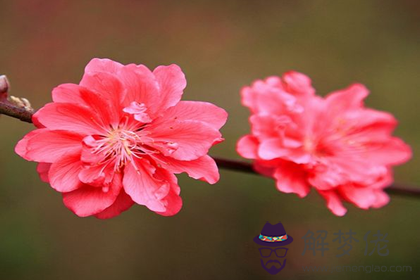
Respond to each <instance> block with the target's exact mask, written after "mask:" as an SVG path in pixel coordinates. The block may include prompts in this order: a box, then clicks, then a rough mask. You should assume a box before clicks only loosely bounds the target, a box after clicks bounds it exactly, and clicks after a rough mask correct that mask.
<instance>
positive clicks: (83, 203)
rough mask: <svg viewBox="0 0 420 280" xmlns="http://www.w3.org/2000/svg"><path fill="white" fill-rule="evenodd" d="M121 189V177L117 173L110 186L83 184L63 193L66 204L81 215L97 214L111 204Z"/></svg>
mask: <svg viewBox="0 0 420 280" xmlns="http://www.w3.org/2000/svg"><path fill="white" fill-rule="evenodd" d="M120 190H121V177H120V176H118V174H116V176H115V177H114V181H113V183H112V185H111V187H110V188H107V189H103V188H98V187H92V186H89V185H83V186H82V187H80V188H79V189H77V190H75V191H72V192H68V193H63V202H64V205H65V206H66V207H67V208H69V209H70V210H71V211H73V212H74V213H75V214H76V215H77V216H79V217H87V216H91V215H96V214H98V213H100V212H102V211H104V210H105V209H106V208H108V207H109V206H111V205H112V204H113V203H114V202H115V200H116V199H117V197H118V195H119V193H120Z"/></svg>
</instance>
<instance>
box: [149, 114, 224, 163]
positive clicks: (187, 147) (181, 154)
mask: <svg viewBox="0 0 420 280" xmlns="http://www.w3.org/2000/svg"><path fill="white" fill-rule="evenodd" d="M144 132H146V133H150V134H149V135H148V136H149V137H151V138H152V139H154V142H155V144H154V146H155V147H156V148H158V149H159V150H160V151H161V152H162V153H163V154H164V155H165V156H171V157H173V158H175V159H179V160H194V159H197V158H199V157H202V156H204V155H205V154H207V152H208V151H209V149H210V148H211V146H213V144H214V143H215V142H216V141H218V140H220V139H221V134H220V132H219V131H218V130H216V129H214V128H212V127H210V126H208V125H206V124H204V123H202V122H200V121H169V122H162V123H159V124H157V125H151V126H150V127H148V128H145V129H144ZM173 144H175V148H174V149H172V147H174V145H173ZM168 145H169V146H168Z"/></svg>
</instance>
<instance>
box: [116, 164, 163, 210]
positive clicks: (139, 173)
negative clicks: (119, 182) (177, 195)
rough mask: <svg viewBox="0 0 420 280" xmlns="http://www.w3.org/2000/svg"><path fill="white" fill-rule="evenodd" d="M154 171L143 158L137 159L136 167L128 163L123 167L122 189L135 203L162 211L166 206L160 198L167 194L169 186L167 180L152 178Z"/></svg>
mask: <svg viewBox="0 0 420 280" xmlns="http://www.w3.org/2000/svg"><path fill="white" fill-rule="evenodd" d="M136 168H137V169H136ZM155 171H156V168H154V167H153V166H152V165H150V164H149V163H147V162H146V161H145V160H141V161H137V162H136V167H135V166H134V164H133V163H132V164H128V165H127V166H126V167H125V169H124V178H123V185H124V190H125V192H126V193H127V194H128V195H129V196H130V197H131V199H133V200H134V202H136V203H137V204H140V205H144V206H146V207H147V208H149V209H150V210H152V211H155V212H158V211H159V212H164V211H165V210H166V206H165V204H164V202H163V201H162V200H161V199H162V197H165V196H166V195H167V194H168V192H169V188H170V186H169V183H168V182H166V181H163V180H158V179H156V178H154V177H153V174H154V173H155Z"/></svg>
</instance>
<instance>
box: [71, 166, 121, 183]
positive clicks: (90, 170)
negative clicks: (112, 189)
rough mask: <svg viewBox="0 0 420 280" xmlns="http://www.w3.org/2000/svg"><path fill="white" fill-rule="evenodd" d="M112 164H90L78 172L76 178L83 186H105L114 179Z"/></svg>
mask: <svg viewBox="0 0 420 280" xmlns="http://www.w3.org/2000/svg"><path fill="white" fill-rule="evenodd" d="M114 173H115V172H114V165H113V164H108V165H106V164H105V163H104V164H97V163H96V164H92V165H91V166H85V167H84V168H83V169H82V170H80V172H79V174H78V178H79V180H80V181H82V182H83V183H85V184H88V185H92V186H95V187H96V186H107V185H108V184H109V183H110V182H111V181H112V179H113V177H114Z"/></svg>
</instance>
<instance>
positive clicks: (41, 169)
mask: <svg viewBox="0 0 420 280" xmlns="http://www.w3.org/2000/svg"><path fill="white" fill-rule="evenodd" d="M50 167H51V163H45V162H40V163H38V165H37V167H36V171H37V172H38V173H39V177H40V178H41V180H42V181H43V182H45V183H49V182H50V179H49V178H48V172H49V171H50Z"/></svg>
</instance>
